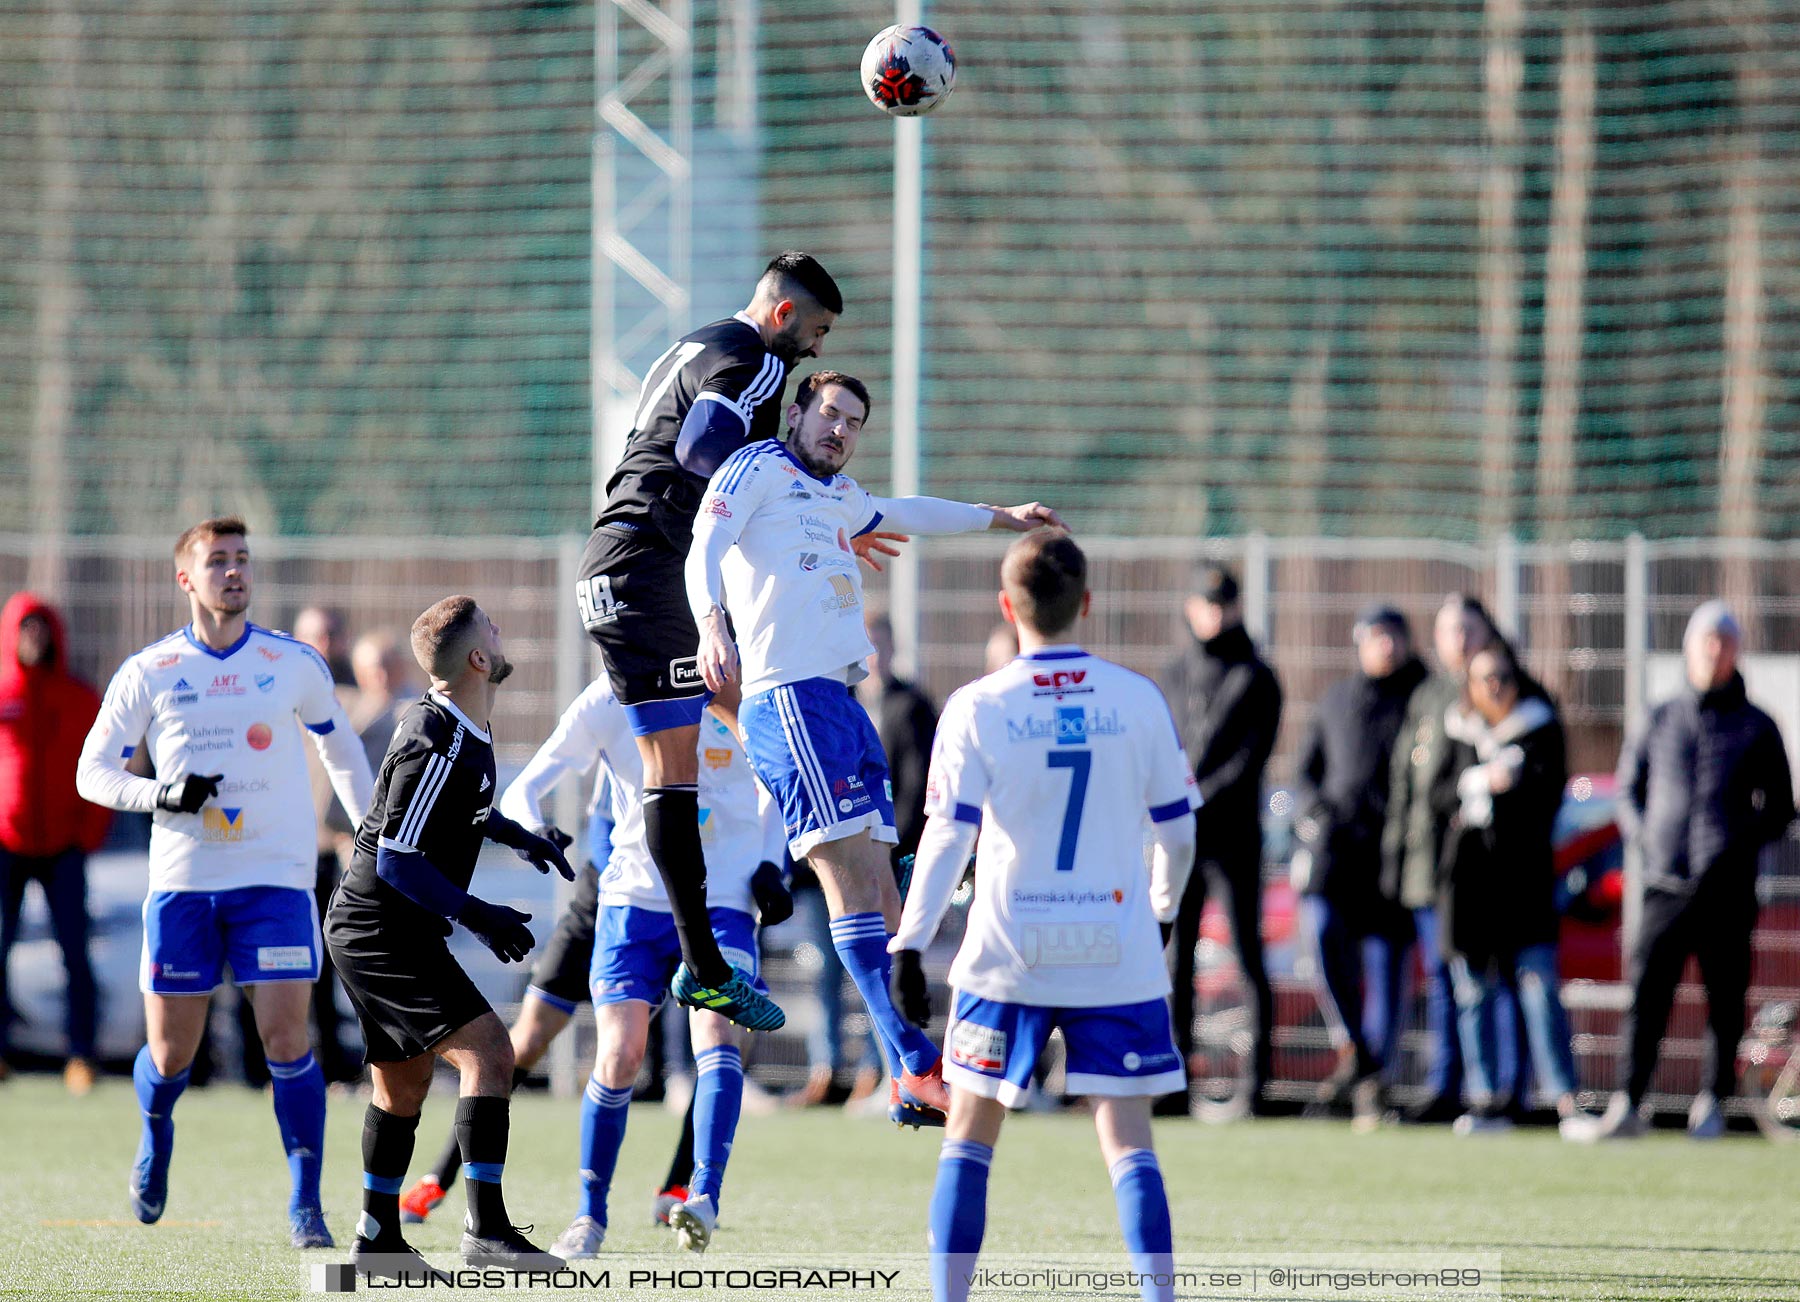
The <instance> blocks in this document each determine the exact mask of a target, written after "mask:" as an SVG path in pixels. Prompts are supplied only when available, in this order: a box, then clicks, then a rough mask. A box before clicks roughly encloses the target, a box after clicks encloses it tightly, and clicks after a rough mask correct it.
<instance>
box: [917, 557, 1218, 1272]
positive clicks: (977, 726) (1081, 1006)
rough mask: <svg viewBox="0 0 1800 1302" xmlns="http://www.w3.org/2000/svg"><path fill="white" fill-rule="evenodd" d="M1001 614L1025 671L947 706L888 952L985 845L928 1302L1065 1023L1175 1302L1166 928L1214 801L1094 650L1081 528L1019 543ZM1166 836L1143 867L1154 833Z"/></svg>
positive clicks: (1112, 1161)
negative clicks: (1207, 804) (1072, 534)
mask: <svg viewBox="0 0 1800 1302" xmlns="http://www.w3.org/2000/svg"><path fill="white" fill-rule="evenodd" d="M1001 583H1002V587H1001V592H1000V611H1001V614H1002V615H1003V616H1004V617H1005V619H1006V621H1007V622H1008V623H1009V624H1012V625H1014V626H1015V627H1017V629H1018V632H1019V655H1018V658H1017V659H1015V660H1013V661H1012V663H1010V664H1008V665H1006V666H1005V667H1004V668H1002V669H1000V670H998V671H997V672H995V673H992V674H989V675H988V676H987V677H985V678H981V679H978V680H976V681H975V682H973V683H971V684H969V685H968V686H967V687H964V688H963V689H962V690H961V691H959V692H957V693H956V694H955V695H953V696H952V697H951V698H950V699H949V701H947V702H946V703H945V705H944V713H943V715H942V717H941V718H940V719H939V720H938V731H937V738H936V741H935V742H934V744H933V746H932V754H931V775H930V778H929V780H928V783H927V786H926V791H925V812H926V814H927V815H928V816H929V817H928V820H927V822H926V825H925V833H924V836H923V838H922V839H921V840H920V843H919V857H918V862H917V864H916V866H915V867H914V870H913V879H912V890H911V892H910V893H909V894H908V896H907V900H906V908H905V911H904V914H903V916H902V918H901V920H900V930H899V934H898V935H896V936H895V938H894V941H893V944H892V946H891V948H892V949H893V950H895V951H896V952H900V951H904V950H922V949H924V948H925V946H926V945H927V944H929V943H930V941H931V938H932V937H933V936H934V935H936V934H937V929H938V925H939V923H940V922H941V921H942V920H943V916H944V912H945V910H946V909H947V908H948V907H949V905H950V897H951V895H952V893H953V892H954V891H955V889H956V885H957V882H958V881H959V880H960V879H961V877H962V872H963V866H964V865H965V864H966V863H967V862H968V858H969V850H970V848H971V846H972V845H973V844H974V842H975V840H976V832H977V830H979V831H980V834H981V836H980V848H979V850H978V851H977V853H976V860H975V899H974V902H973V904H972V905H971V906H970V909H969V918H968V928H967V932H966V933H965V935H964V937H963V943H962V947H961V948H960V949H959V950H958V951H957V955H956V960H955V962H954V963H953V964H952V965H951V968H950V985H951V988H952V989H953V991H954V992H955V994H954V1003H953V1005H952V1008H951V1016H950V1025H949V1028H948V1030H947V1031H946V1033H945V1041H944V1047H945V1052H946V1055H947V1057H948V1065H947V1066H946V1067H945V1069H944V1075H945V1079H946V1081H947V1082H948V1084H949V1085H950V1087H951V1105H950V1120H949V1127H948V1131H947V1133H946V1135H945V1139H944V1148H943V1153H942V1155H941V1156H940V1158H939V1160H938V1177H937V1189H936V1192H935V1193H934V1194H933V1195H932V1200H931V1216H930V1227H931V1229H930V1246H931V1251H932V1254H933V1256H932V1292H933V1295H934V1297H936V1298H939V1299H946V1298H948V1299H957V1300H958V1302H960V1299H962V1298H964V1297H966V1296H967V1295H968V1287H969V1286H968V1279H969V1273H970V1271H971V1269H972V1268H973V1266H974V1264H975V1257H976V1254H977V1253H978V1252H979V1251H980V1250H981V1240H982V1234H983V1230H984V1229H985V1226H986V1220H987V1175H988V1164H989V1162H990V1161H991V1160H992V1158H993V1155H994V1145H995V1144H996V1143H997V1142H998V1140H999V1138H1000V1123H1001V1121H1002V1120H1003V1119H1004V1118H1005V1115H1006V1109H1007V1108H1008V1107H1018V1106H1020V1105H1021V1104H1023V1103H1024V1101H1025V1094H1026V1090H1027V1089H1028V1088H1029V1087H1030V1085H1031V1068H1032V1064H1033V1063H1035V1062H1036V1061H1037V1058H1038V1054H1039V1053H1040V1052H1041V1051H1042V1050H1043V1047H1044V1044H1045V1042H1046V1041H1047V1040H1048V1039H1049V1036H1050V1033H1051V1032H1052V1031H1053V1030H1056V1029H1058V1028H1061V1030H1062V1033H1063V1045H1064V1049H1065V1052H1066V1054H1067V1061H1068V1080H1069V1090H1070V1092H1071V1093H1074V1094H1085V1095H1087V1096H1088V1097H1089V1099H1090V1100H1091V1102H1092V1104H1093V1111H1094V1127H1095V1129H1096V1130H1097V1131H1098V1132H1099V1137H1100V1151H1101V1154H1102V1156H1103V1157H1104V1158H1105V1160H1106V1165H1107V1169H1108V1170H1109V1171H1110V1172H1111V1174H1112V1182H1113V1194H1114V1197H1115V1199H1116V1201H1117V1203H1118V1209H1119V1226H1120V1228H1121V1229H1122V1230H1123V1231H1124V1235H1125V1244H1126V1247H1127V1249H1128V1250H1129V1251H1130V1253H1131V1256H1132V1267H1133V1269H1134V1270H1135V1271H1138V1272H1140V1273H1141V1274H1142V1275H1143V1276H1144V1277H1145V1282H1143V1284H1142V1291H1143V1296H1144V1297H1145V1298H1147V1299H1163V1298H1169V1297H1172V1296H1173V1295H1174V1294H1173V1281H1172V1280H1171V1279H1170V1274H1171V1271H1172V1269H1173V1264H1172V1251H1173V1248H1172V1240H1171V1234H1170V1229H1169V1204H1168V1198H1167V1196H1166V1194H1165V1193H1164V1190H1163V1181H1162V1172H1161V1171H1160V1170H1159V1169H1158V1167H1157V1164H1156V1153H1155V1151H1154V1150H1153V1148H1152V1147H1151V1140H1150V1102H1151V1099H1152V1098H1153V1097H1155V1096H1156V1095H1159V1094H1167V1093H1168V1092H1169V1091H1170V1090H1177V1089H1181V1088H1182V1086H1183V1081H1184V1079H1185V1078H1184V1076H1183V1074H1182V1069H1181V1059H1180V1057H1179V1055H1178V1054H1177V1053H1176V1050H1175V1042H1174V1037H1173V1034H1172V1032H1171V1029H1170V1025H1169V1006H1168V994H1169V977H1168V972H1167V970H1166V969H1165V968H1164V966H1163V959H1162V945H1161V943H1160V941H1159V937H1158V923H1159V922H1169V921H1172V920H1173V919H1174V917H1175V914H1176V910H1177V909H1178V908H1179V906H1180V903H1181V893H1182V889H1183V887H1184V886H1185V885H1186V883H1187V877H1188V872H1189V869H1190V868H1191V866H1192V862H1193V853H1194V820H1193V818H1192V817H1191V814H1192V812H1193V810H1194V809H1196V808H1197V807H1198V806H1199V803H1200V800H1199V794H1198V790H1197V788H1196V786H1195V783H1194V776H1193V769H1192V767H1190V766H1189V764H1188V762H1187V756H1186V755H1185V754H1184V753H1183V752H1182V748H1181V738H1180V736H1179V735H1178V734H1177V732H1176V729H1175V721H1174V719H1173V717H1172V716H1171V715H1170V713H1169V706H1168V703H1167V702H1166V701H1165V700H1164V699H1163V695H1162V693H1161V692H1160V691H1159V690H1158V689H1157V687H1156V685H1155V684H1154V683H1152V682H1151V681H1150V680H1149V679H1147V678H1144V677H1141V676H1140V675H1138V674H1134V673H1132V672H1131V671H1130V670H1128V669H1124V668H1122V667H1120V666H1119V665H1115V664H1113V663H1111V662H1110V661H1106V660H1102V659H1100V658H1099V657H1098V656H1093V655H1089V654H1088V653H1087V652H1086V651H1084V650H1082V648H1081V647H1080V645H1079V644H1078V643H1077V641H1076V638H1075V632H1076V629H1077V627H1078V626H1079V624H1080V622H1081V620H1082V619H1083V618H1085V616H1086V615H1087V612H1088V606H1089V602H1090V596H1089V593H1088V590H1087V558H1086V557H1085V556H1084V555H1083V554H1082V551H1081V548H1079V547H1077V546H1076V545H1075V541H1074V540H1073V539H1072V538H1069V537H1068V536H1067V535H1066V534H1059V533H1038V534H1033V535H1031V536H1030V537H1028V538H1022V539H1020V540H1019V541H1018V542H1016V543H1014V544H1013V545H1012V547H1011V548H1010V549H1009V550H1008V551H1007V553H1006V559H1005V561H1004V563H1003V564H1002V566H1001ZM1146 823H1147V824H1148V825H1149V827H1150V829H1151V832H1152V835H1153V838H1154V843H1155V849H1154V851H1153V854H1152V861H1151V864H1150V867H1149V871H1147V872H1146V871H1145V865H1144V829H1145V826H1146Z"/></svg>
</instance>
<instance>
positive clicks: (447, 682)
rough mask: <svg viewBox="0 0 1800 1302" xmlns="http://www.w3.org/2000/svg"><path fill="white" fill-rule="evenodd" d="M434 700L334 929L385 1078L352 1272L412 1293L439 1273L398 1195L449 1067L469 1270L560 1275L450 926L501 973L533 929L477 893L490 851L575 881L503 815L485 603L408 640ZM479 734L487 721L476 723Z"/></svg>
mask: <svg viewBox="0 0 1800 1302" xmlns="http://www.w3.org/2000/svg"><path fill="white" fill-rule="evenodd" d="M412 650H413V655H414V657H416V658H417V660H418V662H419V665H420V667H421V668H423V669H424V670H425V672H426V673H427V674H429V675H430V676H431V690H430V691H428V692H426V693H425V695H424V696H423V697H421V698H420V699H419V700H418V701H416V702H414V703H413V705H412V706H411V707H409V708H408V710H407V712H406V715H405V717H404V718H402V719H401V721H400V724H399V726H398V727H397V728H396V729H395V730H394V737H393V740H392V741H391V742H390V743H389V744H388V749H387V754H386V756H385V757H383V759H382V761H381V771H380V773H379V775H378V776H377V778H376V782H375V794H374V797H373V799H372V800H371V801H370V804H369V812H368V816H367V817H365V818H364V819H363V821H362V826H361V827H360V828H358V829H357V833H356V853H355V856H354V858H353V859H352V861H351V864H350V870H349V872H347V873H345V874H344V878H343V881H342V882H341V883H340V884H339V886H338V889H337V893H336V894H335V895H334V896H333V897H332V901H331V909H330V911H329V913H328V914H327V916H326V919H325V942H326V944H327V945H329V946H330V948H331V961H332V963H333V964H334V965H335V966H336V968H337V971H338V976H339V977H340V978H341V979H342V981H343V983H344V988H345V989H346V990H347V991H348V992H349V994H350V1001H351V1002H352V1003H353V1004H355V1005H356V1013H357V1017H358V1019H359V1020H360V1021H361V1023H362V1033H363V1040H364V1042H365V1043H366V1044H367V1045H368V1060H369V1067H370V1071H371V1074H372V1075H373V1077H374V1085H375V1090H374V1100H373V1101H372V1102H371V1103H370V1104H369V1110H368V1113H367V1115H366V1116H365V1117H364V1120H363V1213H362V1217H361V1219H360V1220H359V1221H358V1222H357V1225H356V1243H355V1246H354V1247H352V1248H351V1250H350V1260H351V1263H352V1265H354V1266H355V1267H356V1268H357V1269H358V1270H364V1271H367V1272H369V1273H371V1274H377V1275H386V1276H389V1277H394V1278H401V1279H423V1278H430V1277H432V1276H433V1275H434V1274H435V1272H433V1271H432V1269H431V1267H430V1266H429V1265H428V1264H427V1263H426V1262H425V1260H424V1258H422V1257H420V1256H419V1255H418V1253H417V1252H415V1251H414V1250H413V1249H412V1248H411V1247H410V1246H409V1245H408V1244H407V1243H406V1241H405V1240H404V1239H403V1238H401V1236H400V1207H399V1198H400V1186H401V1184H402V1182H403V1181H404V1179H405V1176H406V1164H407V1162H408V1161H409V1160H410V1159H411V1158H412V1150H413V1135H414V1133H415V1132H416V1131H417V1130H418V1127H419V1109H420V1107H421V1106H422V1105H423V1104H424V1102H425V1094H426V1092H427V1091H428V1090H429V1089H430V1087H431V1073H432V1068H433V1066H434V1065H435V1060H436V1059H438V1058H442V1059H444V1060H445V1061H446V1062H448V1063H450V1064H451V1065H452V1066H454V1067H455V1068H456V1069H457V1070H458V1071H459V1072H461V1073H462V1092H461V1093H462V1096H461V1098H460V1099H459V1100H458V1101H457V1105H456V1138H457V1142H458V1144H459V1145H460V1146H461V1148H462V1160H463V1170H464V1173H465V1175H466V1177H467V1189H468V1200H469V1218H468V1222H467V1227H466V1231H465V1233H464V1234H463V1237H462V1257H463V1261H464V1262H465V1263H466V1264H468V1265H471V1266H500V1267H503V1268H506V1269H512V1270H532V1271H542V1270H559V1269H561V1268H562V1262H561V1260H559V1259H558V1258H556V1257H552V1256H550V1255H549V1254H548V1253H546V1252H543V1251H541V1250H539V1249H538V1248H536V1247H534V1246H533V1245H532V1244H531V1243H530V1242H528V1241H527V1240H526V1239H525V1237H524V1236H523V1235H522V1234H520V1233H519V1232H518V1231H517V1230H515V1229H514V1228H513V1225H512V1222H511V1221H510V1220H509V1219H508V1218H507V1214H506V1202H505V1199H504V1198H503V1197H502V1196H501V1190H500V1176H501V1171H502V1169H503V1168H504V1167H505V1165H506V1140H507V1129H508V1096H509V1095H510V1094H511V1092H512V1071H513V1052H512V1044H511V1042H510V1041H509V1040H508V1038H507V1033H506V1027H505V1026H504V1025H503V1024H502V1023H501V1021H500V1019H499V1018H498V1017H496V1016H495V1015H494V1011H493V1009H492V1008H490V1007H489V1006H488V1002H487V1000H486V999H484V998H482V996H481V992H480V991H478V990H477V989H476V988H475V983H474V982H472V981H471V980H469V977H468V974H467V973H465V972H464V971H463V970H462V968H461V966H459V965H458V963H457V962H456V960H455V959H454V958H452V957H451V956H450V949H449V946H448V945H446V944H445V938H446V937H448V936H449V935H450V932H451V926H450V923H451V920H455V921H457V922H460V923H462V925H463V926H465V927H467V928H468V929H469V930H470V931H471V932H473V933H474V934H475V935H476V936H477V937H478V938H479V939H480V940H481V942H482V943H483V944H484V945H486V946H487V947H488V948H489V949H491V950H493V951H494V953H495V955H496V956H498V957H499V959H500V960H501V962H503V963H512V962H517V961H518V960H520V959H522V958H524V957H525V955H526V953H527V952H528V951H529V950H530V949H531V946H532V936H531V932H530V931H529V930H527V929H526V926H525V924H526V923H527V922H529V921H530V920H531V915H530V914H527V913H520V912H519V911H518V910H517V909H509V908H507V907H506V906H505V905H500V904H490V903H489V902H488V901H486V900H482V899H477V898H476V897H474V896H472V895H470V894H469V893H468V886H469V879H470V877H472V876H473V875H474V872H475V860H476V857H477V856H478V855H479V854H480V852H481V843H482V841H483V839H486V840H492V841H498V842H499V843H500V844H501V845H505V846H509V847H511V848H512V849H513V850H514V851H516V852H517V853H518V854H519V856H520V857H521V858H523V859H526V860H528V861H529V862H530V863H531V864H532V865H533V866H535V867H536V868H537V869H538V871H539V872H548V871H549V870H550V868H551V867H552V866H555V868H556V869H557V871H559V872H560V873H562V875H563V876H564V877H565V878H568V879H569V880H571V881H573V880H574V877H575V873H574V870H573V869H571V868H570V867H569V863H568V861H567V860H566V859H564V858H563V854H562V851H561V850H559V849H558V848H557V847H556V846H555V845H554V844H553V843H552V842H550V841H547V840H545V839H544V838H543V837H540V836H537V835H534V834H533V833H531V832H528V831H526V830H525V829H524V828H522V827H520V826H519V825H518V824H517V823H515V822H512V821H511V820H510V819H507V818H503V817H501V815H500V813H499V811H498V810H496V809H494V808H493V801H494V798H495V796H496V795H497V794H498V793H497V792H496V790H495V786H494V781H495V779H494V748H493V740H492V738H491V737H490V736H489V735H488V730H487V722H486V720H487V718H488V716H489V713H490V712H491V710H492V708H493V704H494V693H495V690H496V689H497V688H498V687H499V685H500V684H501V683H503V682H505V681H506V678H507V676H508V675H509V674H510V673H511V672H512V665H511V664H510V663H508V661H507V659H506V656H505V654H504V653H503V652H502V651H501V649H500V630H499V628H498V627H497V626H496V625H495V624H494V621H493V620H491V619H489V618H488V617H487V615H486V614H485V613H483V611H482V609H481V607H480V606H478V605H476V604H475V599H474V598H473V597H446V598H444V600H442V601H440V602H438V603H437V605H435V606H433V607H432V608H431V609H430V610H427V611H426V612H425V613H424V614H423V615H420V616H419V618H418V620H417V622H416V623H414V624H413V628H412ZM477 720H481V722H479V723H478V722H476V721H477Z"/></svg>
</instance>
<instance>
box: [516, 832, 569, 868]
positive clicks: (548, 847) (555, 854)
mask: <svg viewBox="0 0 1800 1302" xmlns="http://www.w3.org/2000/svg"><path fill="white" fill-rule="evenodd" d="M544 832H545V835H543V836H537V835H535V834H534V833H531V832H526V833H525V834H524V837H523V839H522V840H520V841H517V842H516V843H513V844H512V845H511V849H512V852H513V853H514V854H516V855H518V856H519V858H521V859H523V860H524V861H525V862H526V863H528V864H530V865H531V866H532V867H533V868H536V869H537V870H538V871H539V872H541V873H548V872H549V871H550V869H551V867H552V866H554V867H555V868H556V871H557V872H559V873H561V874H562V875H563V880H564V881H568V882H572V881H574V880H575V870H574V869H573V868H571V867H569V861H568V859H567V858H565V857H564V856H563V847H564V846H566V845H569V844H571V843H572V842H573V841H574V840H575V838H574V837H572V836H570V835H569V834H568V833H567V832H564V831H563V830H562V829H561V828H557V827H547V828H545V829H544Z"/></svg>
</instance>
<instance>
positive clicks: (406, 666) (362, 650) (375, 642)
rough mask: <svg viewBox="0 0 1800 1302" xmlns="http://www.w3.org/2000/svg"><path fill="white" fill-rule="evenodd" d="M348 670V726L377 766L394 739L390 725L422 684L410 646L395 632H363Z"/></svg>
mask: <svg viewBox="0 0 1800 1302" xmlns="http://www.w3.org/2000/svg"><path fill="white" fill-rule="evenodd" d="M350 669H351V672H352V673H353V674H354V675H355V677H356V709H355V710H353V711H352V712H351V714H350V726H351V727H353V728H355V729H356V735H357V736H358V737H361V738H362V744H363V753H364V754H365V755H367V756H368V757H369V767H370V768H378V767H380V765H381V760H382V757H383V756H384V755H386V754H387V748H388V742H390V741H392V740H393V738H394V725H395V724H397V723H398V722H399V721H400V714H401V712H402V711H403V710H405V708H406V707H407V706H408V705H410V704H411V703H412V700H413V698H414V697H415V696H416V695H417V694H418V692H419V691H420V689H421V688H422V687H423V684H421V683H420V682H419V681H418V674H417V671H416V670H415V668H414V664H413V658H412V654H411V651H410V648H407V647H404V646H403V645H402V644H401V640H400V636H399V635H398V634H397V633H391V632H380V633H364V634H363V635H362V636H361V637H359V638H357V639H356V645H355V646H354V647H353V648H351V651H350Z"/></svg>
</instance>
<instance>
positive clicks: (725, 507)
mask: <svg viewBox="0 0 1800 1302" xmlns="http://www.w3.org/2000/svg"><path fill="white" fill-rule="evenodd" d="M706 513H707V514H708V515H716V516H718V517H719V519H721V520H729V519H731V506H730V504H729V503H727V502H726V500H725V495H724V494H723V493H714V494H713V495H712V496H711V497H709V498H707V499H706Z"/></svg>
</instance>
